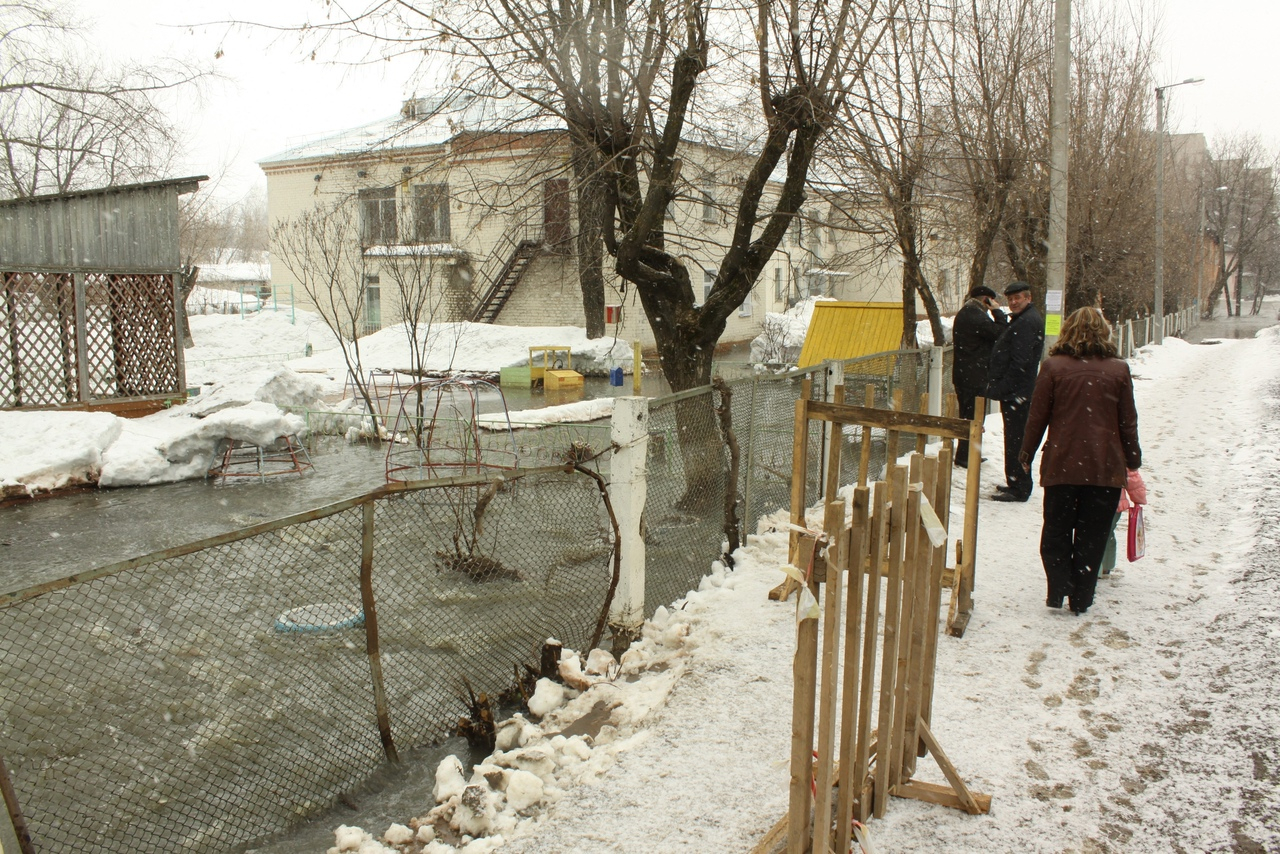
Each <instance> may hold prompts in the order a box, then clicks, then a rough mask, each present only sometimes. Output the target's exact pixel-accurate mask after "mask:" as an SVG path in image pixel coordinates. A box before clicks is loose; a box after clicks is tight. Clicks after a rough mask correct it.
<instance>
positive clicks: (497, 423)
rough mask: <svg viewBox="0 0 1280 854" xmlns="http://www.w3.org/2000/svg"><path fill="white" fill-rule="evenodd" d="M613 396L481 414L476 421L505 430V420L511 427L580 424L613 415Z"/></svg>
mask: <svg viewBox="0 0 1280 854" xmlns="http://www.w3.org/2000/svg"><path fill="white" fill-rule="evenodd" d="M613 400H614V399H613V398H612V397H600V398H596V399H595V400H579V401H578V402H576V403H566V404H563V405H561V406H548V407H545V408H543V409H520V410H517V411H515V412H511V413H508V414H507V415H506V416H505V417H504V416H503V415H502V414H501V413H492V414H489V415H481V416H479V417H478V418H477V419H476V423H477V424H478V425H479V426H481V427H483V428H484V429H486V430H505V429H507V422H508V421H510V422H511V425H512V426H513V427H524V426H526V425H530V424H565V423H573V424H582V423H584V422H587V421H599V420H600V419H602V418H611V417H612V416H613Z"/></svg>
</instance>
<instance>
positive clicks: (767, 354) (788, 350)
mask: <svg viewBox="0 0 1280 854" xmlns="http://www.w3.org/2000/svg"><path fill="white" fill-rule="evenodd" d="M823 300H826V301H831V300H832V298H831V297H808V298H806V299H803V300H801V301H800V302H798V303H796V304H795V305H793V306H792V307H791V308H789V309H787V310H786V311H784V312H782V313H781V314H779V313H778V312H773V311H771V312H769V313H768V314H766V315H765V316H764V322H763V323H762V324H761V329H762V330H763V331H762V332H761V333H760V334H759V335H757V336H756V337H755V340H753V341H752V342H751V361H752V362H754V363H755V364H757V365H794V364H795V362H796V359H798V358H799V357H800V348H801V347H803V346H804V337H805V335H807V334H808V333H809V322H810V321H811V320H812V319H813V306H814V304H815V303H817V302H819V301H823Z"/></svg>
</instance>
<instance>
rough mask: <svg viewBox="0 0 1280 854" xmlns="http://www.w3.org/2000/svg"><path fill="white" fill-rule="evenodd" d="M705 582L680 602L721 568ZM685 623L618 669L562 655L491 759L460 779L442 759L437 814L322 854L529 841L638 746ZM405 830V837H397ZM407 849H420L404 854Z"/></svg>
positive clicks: (345, 837) (681, 664)
mask: <svg viewBox="0 0 1280 854" xmlns="http://www.w3.org/2000/svg"><path fill="white" fill-rule="evenodd" d="M714 577H715V578H716V582H714V583H712V584H709V585H707V591H709V592H701V593H691V594H689V597H688V598H689V601H693V600H695V599H706V598H709V597H712V596H713V595H714V591H715V589H716V587H717V586H718V585H723V584H724V583H725V578H726V576H725V572H724V568H723V567H722V566H720V565H718V564H717V570H716V572H715V573H714ZM690 623H691V616H690V613H689V612H687V611H684V610H676V611H668V610H667V609H666V608H659V609H658V610H657V613H655V614H654V616H653V619H651V620H649V621H648V622H646V623H645V625H644V628H643V631H642V635H641V637H640V639H639V640H637V641H636V642H635V643H633V644H632V645H631V648H630V649H628V650H627V651H626V652H625V653H624V654H623V656H622V660H621V661H620V662H619V661H615V660H614V658H613V656H612V655H610V654H609V653H608V652H606V651H604V650H600V649H595V650H592V651H591V652H590V654H589V655H588V656H587V659H586V661H585V662H583V660H582V658H581V656H580V655H579V654H578V653H576V652H573V651H572V650H563V651H562V652H561V657H560V669H559V676H560V681H558V682H557V681H553V680H551V679H545V678H544V679H540V680H538V683H537V687H536V689H535V691H534V694H533V696H532V697H531V698H530V699H529V712H530V714H531V715H532V716H533V717H534V718H535V719H536V721H535V720H529V719H527V718H526V717H525V716H524V715H520V714H517V715H514V716H513V717H511V718H509V719H507V720H505V721H502V722H501V723H499V724H498V725H497V732H496V750H495V751H494V753H493V754H492V755H490V756H489V757H487V758H486V759H485V760H484V761H483V762H480V763H478V764H477V765H475V767H474V768H472V770H471V774H470V776H469V777H468V776H467V774H466V772H465V769H464V766H463V764H462V762H461V761H460V760H459V759H458V758H457V757H456V756H448V757H446V758H445V759H444V760H443V761H442V762H441V763H440V766H439V768H437V770H436V777H435V789H434V794H435V798H436V802H437V806H436V807H435V808H434V809H432V810H431V811H429V812H428V813H427V814H426V815H423V816H420V817H417V818H414V819H411V820H410V821H409V822H408V823H407V825H399V824H393V825H392V826H391V827H390V828H389V829H388V830H387V832H386V833H385V834H384V835H383V837H382V842H378V841H377V840H375V839H374V838H373V836H372V835H371V834H369V833H368V832H366V831H364V830H362V829H360V828H351V827H347V826H345V825H343V826H341V827H339V828H337V830H336V831H335V832H334V837H335V845H334V847H333V848H330V849H329V852H330V854H340V852H343V851H359V852H366V854H371V852H383V851H395V852H400V851H413V852H419V851H420V852H421V854H450V852H457V851H461V852H466V854H486V852H490V851H493V850H495V849H496V848H498V847H500V846H502V845H504V844H506V842H507V841H508V840H510V839H512V838H515V837H519V836H523V835H527V834H529V833H530V832H532V831H533V830H534V829H535V828H537V827H538V826H539V825H540V824H541V823H542V822H543V821H544V820H545V819H546V811H547V809H548V808H549V807H551V806H553V805H554V804H555V803H556V802H557V801H559V800H560V799H561V798H563V797H564V795H565V793H566V792H567V791H568V790H570V789H573V788H574V787H577V786H583V785H590V784H592V783H596V782H598V781H599V780H600V779H601V778H602V776H603V775H604V774H605V773H606V772H607V771H608V770H609V769H610V768H611V767H613V765H614V763H615V762H616V761H617V758H618V756H619V755H620V754H622V753H624V752H626V751H628V750H630V749H632V748H633V747H635V746H636V745H638V744H641V743H643V741H644V740H645V738H646V736H645V729H646V727H647V726H648V725H649V724H650V723H651V722H652V720H653V719H654V717H655V715H656V714H657V712H658V711H660V710H661V709H662V708H663V707H664V706H665V705H666V702H667V698H668V696H669V694H670V693H671V690H672V688H673V687H674V686H675V684H676V682H677V681H678V680H679V679H680V678H681V676H683V675H684V673H685V671H686V669H687V665H686V662H687V660H688V657H689V655H690V652H691V650H692V649H693V648H694V644H692V643H691V641H690ZM406 827H407V829H408V830H410V831H412V835H411V836H410V835H408V834H407V833H406V832H405V831H404V830H402V829H401V828H406ZM392 839H397V840H400V841H399V842H391V840H392ZM384 843H385V844H384ZM415 843H417V844H422V845H423V847H421V848H418V847H404V846H413V845H414V844H415ZM388 844H389V845H392V846H394V847H391V848H387V847H386V845H388Z"/></svg>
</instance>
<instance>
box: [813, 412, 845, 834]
mask: <svg viewBox="0 0 1280 854" xmlns="http://www.w3.org/2000/svg"><path fill="white" fill-rule="evenodd" d="M843 396H844V387H843V386H837V387H836V388H835V398H836V400H837V401H839V400H841V399H842V398H843ZM841 429H843V428H841V427H840V426H839V425H833V430H832V441H831V443H830V452H829V453H828V455H827V484H826V498H827V501H826V507H825V509H826V512H825V515H824V518H823V525H822V527H823V530H824V531H825V532H826V534H827V543H828V545H827V580H826V589H825V590H824V591H823V597H822V602H823V612H822V664H821V667H822V679H821V681H820V683H819V689H820V693H819V704H818V759H817V772H816V773H817V779H816V786H815V788H816V789H817V802H816V803H815V804H814V819H813V838H814V842H815V844H818V845H821V846H823V847H824V848H825V847H826V846H827V845H829V844H830V839H831V787H832V783H833V781H834V776H833V772H832V767H831V763H832V762H834V761H835V746H836V700H837V697H838V690H837V685H838V683H839V679H840V616H841V608H842V607H843V604H844V603H843V602H842V596H843V593H844V588H843V586H842V582H843V580H844V579H843V576H844V572H843V570H844V569H845V568H847V564H846V563H845V561H847V560H848V557H847V556H846V555H845V554H843V545H844V537H843V536H842V534H843V532H844V500H843V499H841V498H837V497H836V494H837V492H838V491H839V486H840V452H841V447H842V446H843V445H844V443H843V442H842V441H840V430H841Z"/></svg>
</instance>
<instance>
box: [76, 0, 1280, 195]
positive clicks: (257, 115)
mask: <svg viewBox="0 0 1280 854" xmlns="http://www.w3.org/2000/svg"><path fill="white" fill-rule="evenodd" d="M72 2H73V6H74V7H75V8H78V9H79V10H80V12H81V14H82V15H83V16H84V17H86V18H88V19H90V20H92V21H94V22H95V25H94V29H93V40H94V41H95V42H96V43H98V44H99V45H101V46H102V47H103V49H104V50H106V51H108V52H109V53H110V54H112V55H115V56H117V57H127V56H130V55H132V56H135V57H136V56H140V55H146V54H150V55H153V56H156V55H169V56H175V57H186V58H189V59H191V60H192V61H196V62H204V63H207V64H209V65H211V66H212V67H213V68H214V69H215V70H217V71H218V72H219V74H220V75H221V76H222V78H223V79H222V80H215V81H213V82H211V83H210V84H208V86H207V87H206V91H205V94H204V97H203V99H202V100H201V101H200V102H196V103H187V104H185V105H184V106H183V107H182V108H181V109H182V112H183V115H182V120H183V122H184V124H186V126H187V127H189V128H190V129H191V133H190V142H189V144H188V148H189V155H188V158H187V163H186V164H185V166H186V169H185V171H186V172H187V173H189V174H209V175H213V176H215V177H216V176H218V175H221V174H224V175H225V177H224V178H223V179H222V181H223V191H224V192H225V193H226V194H229V195H239V194H241V193H243V192H245V191H247V190H248V188H249V187H250V186H252V185H254V184H263V183H264V181H263V178H262V172H261V170H259V169H258V167H257V166H256V165H255V162H256V161H257V160H258V159H260V158H263V157H266V156H267V155H270V154H274V153H276V152H278V151H280V150H282V149H284V148H287V147H288V146H289V145H291V144H292V143H293V142H296V141H298V140H300V139H302V138H306V137H314V136H317V135H322V134H324V133H326V132H330V131H336V130H341V129H344V128H348V127H353V126H356V125H359V124H363V123H365V122H369V121H373V120H374V119H378V118H381V117H384V116H388V115H391V114H393V113H395V112H396V111H398V110H399V107H400V103H401V101H402V100H403V98H405V97H406V96H408V95H410V94H413V92H414V84H413V76H414V75H413V72H414V67H413V66H414V63H413V61H411V60H400V61H396V62H375V63H373V65H372V66H364V67H360V68H339V67H334V66H332V65H329V64H326V63H324V62H320V61H313V60H311V59H309V58H308V57H307V56H305V55H303V54H302V53H301V51H300V50H299V49H298V39H297V37H296V36H289V35H272V34H270V33H268V32H266V31H262V30H255V29H253V28H244V27H230V26H228V25H226V24H215V23H209V22H213V21H219V20H223V21H225V20H246V21H257V22H261V23H266V24H279V25H296V24H300V23H302V22H304V21H306V20H307V19H308V17H310V18H311V19H312V20H317V19H319V18H322V17H323V15H324V14H325V11H324V10H325V5H324V3H323V2H322V0H204V2H192V0H186V2H180V0H179V1H176V0H72ZM1044 2H1046V3H1047V2H1051V0H1044ZM1075 2H1076V4H1077V7H1078V6H1079V5H1080V4H1081V3H1082V2H1085V0H1075ZM1088 2H1110V3H1114V4H1117V5H1119V6H1121V7H1126V8H1127V7H1128V6H1130V5H1131V0H1088ZM1133 2H1137V0H1133ZM353 5H359V3H356V4H353ZM330 8H332V7H330ZM1157 8H1160V9H1162V14H1163V24H1164V25H1163V34H1164V41H1163V50H1162V51H1161V60H1160V62H1159V64H1158V65H1157V67H1156V69H1155V77H1156V79H1157V81H1158V82H1160V83H1162V84H1163V83H1171V82H1176V81H1179V80H1183V79H1186V78H1188V77H1203V78H1205V82H1204V83H1202V84H1200V85H1197V86H1182V87H1178V88H1177V89H1173V90H1171V91H1170V92H1169V93H1168V96H1169V120H1170V130H1172V131H1176V132H1196V131H1198V132H1203V133H1205V134H1207V135H1208V136H1209V137H1210V142H1211V143H1212V141H1213V138H1214V137H1215V136H1219V135H1222V134H1228V133H1232V132H1237V131H1245V132H1255V133H1259V134H1261V135H1262V136H1263V138H1264V139H1265V140H1266V141H1267V142H1268V144H1270V145H1272V146H1273V147H1275V146H1277V145H1280V73H1277V71H1276V69H1275V64H1276V63H1275V60H1274V59H1273V58H1272V57H1273V56H1274V55H1275V53H1276V47H1277V46H1276V41H1277V37H1278V36H1280V3H1276V2H1275V0H1217V2H1214V3H1210V2H1206V0H1163V3H1159V2H1157ZM140 46H141V47H143V48H144V50H145V53H143V52H140V51H139V47H140ZM219 51H220V52H221V55H220V56H219V55H218V53H219ZM215 57H216V58H215Z"/></svg>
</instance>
